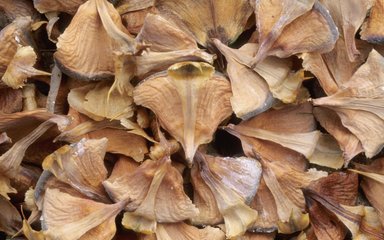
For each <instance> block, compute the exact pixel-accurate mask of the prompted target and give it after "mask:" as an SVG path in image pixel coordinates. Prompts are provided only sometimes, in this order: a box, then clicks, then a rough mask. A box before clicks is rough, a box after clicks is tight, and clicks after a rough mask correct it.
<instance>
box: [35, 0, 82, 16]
mask: <svg viewBox="0 0 384 240" xmlns="http://www.w3.org/2000/svg"><path fill="white" fill-rule="evenodd" d="M84 2H86V0H68V1H60V0H33V5H34V6H35V8H36V10H37V11H39V12H40V13H49V12H66V13H69V14H75V13H76V11H77V8H78V7H79V6H80V5H81V4H83V3H84Z"/></svg>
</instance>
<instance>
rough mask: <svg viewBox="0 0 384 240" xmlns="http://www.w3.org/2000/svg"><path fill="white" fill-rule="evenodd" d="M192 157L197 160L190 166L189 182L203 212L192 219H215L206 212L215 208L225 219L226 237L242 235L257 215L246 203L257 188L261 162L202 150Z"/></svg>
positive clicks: (212, 222)
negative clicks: (214, 154)
mask: <svg viewBox="0 0 384 240" xmlns="http://www.w3.org/2000/svg"><path fill="white" fill-rule="evenodd" d="M195 161H197V164H196V165H195V167H194V168H192V171H194V173H192V183H193V184H194V187H195V189H196V190H195V194H194V195H195V199H194V200H195V201H196V203H197V207H198V208H199V207H200V206H201V207H202V209H200V208H199V210H200V213H201V214H202V216H197V218H196V220H195V221H197V222H198V223H200V224H215V223H217V222H216V221H217V220H216V219H215V218H213V219H212V218H211V217H210V216H207V213H206V212H207V211H212V210H213V209H217V210H218V212H219V214H220V215H221V216H222V218H223V219H224V222H225V231H226V236H227V238H233V237H237V236H241V235H242V234H244V233H245V231H246V230H247V228H248V227H250V226H251V225H252V224H253V223H254V222H255V220H256V218H257V212H256V211H255V210H253V209H252V208H250V207H249V206H247V204H249V203H250V201H251V200H252V198H253V197H254V196H255V194H256V191H257V188H258V184H259V180H260V177H261V165H260V163H259V162H258V161H257V160H255V159H251V158H221V157H213V156H208V155H203V154H201V153H198V154H197V155H196V157H195ZM206 196H208V199H205V198H206ZM204 205H206V206H204ZM204 208H206V209H204ZM212 220H213V221H212ZM220 220H221V219H219V221H220Z"/></svg>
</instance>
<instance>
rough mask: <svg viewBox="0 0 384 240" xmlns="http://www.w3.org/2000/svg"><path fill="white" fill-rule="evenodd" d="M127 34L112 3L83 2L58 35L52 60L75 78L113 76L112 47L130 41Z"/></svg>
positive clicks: (113, 48)
mask: <svg viewBox="0 0 384 240" xmlns="http://www.w3.org/2000/svg"><path fill="white" fill-rule="evenodd" d="M116 29H117V30H116ZM80 32H81V34H78V33H80ZM127 34H128V33H127V31H126V29H125V27H124V26H123V24H122V23H121V18H120V15H119V13H118V12H117V10H116V9H115V8H114V7H113V5H112V4H110V3H108V2H105V1H104V0H91V1H88V2H85V3H84V4H82V5H81V6H80V7H79V9H78V11H77V12H76V14H75V16H74V17H73V19H72V21H71V23H70V25H69V26H68V27H67V28H66V29H65V31H64V33H63V34H62V35H60V37H59V38H58V42H57V51H56V52H55V54H54V56H55V60H56V62H57V63H58V64H59V67H60V68H61V70H62V71H63V72H65V73H66V74H68V75H69V76H72V77H74V78H81V79H84V80H100V79H107V78H112V76H113V74H114V61H113V51H114V50H117V49H119V48H120V45H119V44H120V42H119V41H121V40H122V39H126V40H127V41H130V38H131V37H130V36H129V35H127Z"/></svg>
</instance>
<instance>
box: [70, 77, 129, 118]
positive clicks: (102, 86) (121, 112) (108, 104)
mask: <svg viewBox="0 0 384 240" xmlns="http://www.w3.org/2000/svg"><path fill="white" fill-rule="evenodd" d="M110 88H111V84H110V83H109V82H107V81H104V82H99V83H97V84H88V85H85V86H83V87H79V88H74V89H71V91H70V92H69V94H68V103H69V105H70V106H71V107H72V108H74V109H75V110H76V111H78V112H80V113H82V114H85V115H87V116H88V117H90V118H92V119H93V120H95V121H101V120H103V119H105V118H107V119H112V120H113V119H118V120H119V119H122V118H130V117H132V115H133V106H132V104H133V99H132V96H130V95H129V93H128V92H126V91H123V92H122V93H120V92H119V91H117V90H112V92H110Z"/></svg>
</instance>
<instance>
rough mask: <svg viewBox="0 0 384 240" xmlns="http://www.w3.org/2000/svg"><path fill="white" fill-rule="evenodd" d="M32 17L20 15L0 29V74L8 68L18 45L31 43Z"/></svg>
mask: <svg viewBox="0 0 384 240" xmlns="http://www.w3.org/2000/svg"><path fill="white" fill-rule="evenodd" d="M31 22H32V20H31V18H30V17H20V18H17V19H15V20H14V21H13V22H12V23H11V24H9V25H7V26H6V27H5V28H3V29H2V30H1V31H0V43H1V45H2V48H1V49H0V53H1V54H0V56H1V57H0V76H3V75H4V73H5V71H6V70H7V67H8V64H9V63H10V62H11V61H12V59H13V56H14V55H15V54H16V51H17V49H18V45H19V44H22V45H29V43H30V42H28V37H29V35H28V34H29V31H30V27H31Z"/></svg>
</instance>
